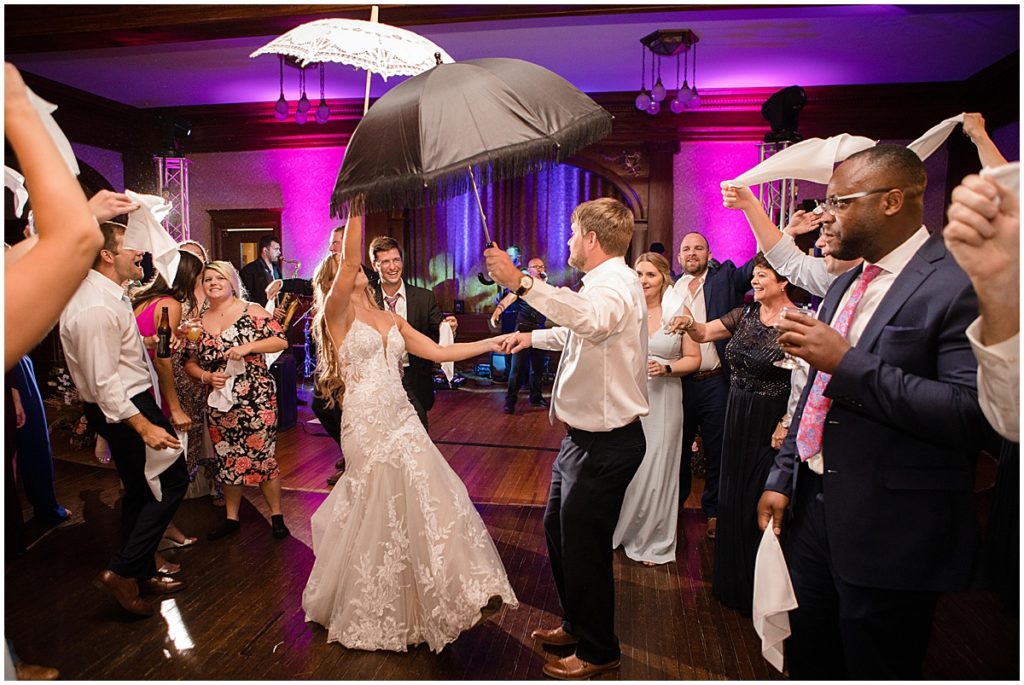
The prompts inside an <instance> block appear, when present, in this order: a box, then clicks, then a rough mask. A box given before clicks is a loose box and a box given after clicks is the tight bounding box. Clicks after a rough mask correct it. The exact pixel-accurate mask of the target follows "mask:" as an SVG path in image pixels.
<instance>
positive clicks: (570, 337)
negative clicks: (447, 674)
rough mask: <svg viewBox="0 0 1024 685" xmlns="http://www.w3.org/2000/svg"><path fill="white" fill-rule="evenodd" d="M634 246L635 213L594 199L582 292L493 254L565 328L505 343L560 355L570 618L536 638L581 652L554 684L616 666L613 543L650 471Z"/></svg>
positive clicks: (550, 540) (511, 281) (563, 572)
mask: <svg viewBox="0 0 1024 685" xmlns="http://www.w3.org/2000/svg"><path fill="white" fill-rule="evenodd" d="M632 237H633V214H632V213H631V212H630V211H629V209H628V208H627V207H626V206H625V205H623V204H622V203H621V202H618V201H617V200H613V199H610V198H601V199H598V200H591V201H590V202H584V203H583V204H581V205H580V206H578V207H577V208H576V209H575V211H573V213H572V237H571V238H570V239H569V265H570V266H572V267H575V268H577V269H579V270H580V271H583V272H585V274H586V275H585V276H584V277H583V287H582V289H581V290H580V292H573V291H572V290H569V289H568V288H555V287H553V286H550V285H548V284H547V283H545V282H544V281H542V280H540V279H537V280H534V279H533V278H532V277H531V276H529V275H523V273H522V272H520V271H519V269H518V268H516V266H515V265H514V264H513V263H512V260H511V259H510V258H509V256H508V254H507V253H506V252H504V251H502V250H500V249H498V248H497V247H494V246H492V247H490V248H488V249H487V250H486V251H485V252H484V255H485V256H486V258H487V269H488V271H489V272H490V274H491V277H492V278H493V279H494V280H495V281H497V282H498V283H500V284H501V285H502V286H504V287H506V288H508V289H509V290H511V291H512V292H514V293H515V294H516V295H518V296H519V297H520V298H522V299H523V300H524V301H526V302H527V303H528V304H529V305H530V306H531V307H533V308H534V309H536V310H537V311H539V312H541V313H543V314H545V315H546V316H547V317H548V318H550V319H552V320H554V321H558V322H560V323H561V324H562V325H561V326H560V327H558V328H553V329H547V330H535V331H531V332H527V333H515V334H513V335H512V336H510V337H509V338H508V339H507V341H506V343H505V345H506V352H511V353H515V352H518V351H519V350H522V349H526V348H528V347H531V346H536V347H539V348H541V349H548V350H561V352H562V358H561V361H560V362H559V365H558V373H557V374H556V375H555V385H554V389H553V391H552V394H551V412H552V415H553V416H557V417H558V418H559V419H561V420H562V421H563V422H565V424H566V428H567V432H568V435H567V436H566V437H565V439H564V440H563V441H562V446H561V450H560V451H559V453H558V457H557V458H556V459H555V463H554V466H553V467H552V469H551V492H550V494H549V496H548V505H547V510H546V511H545V512H544V531H545V534H546V537H547V544H548V556H549V558H550V559H551V571H552V573H553V574H554V576H555V586H556V587H557V588H558V598H559V600H560V601H561V604H562V613H563V617H562V625H560V626H558V627H557V628H551V629H540V630H535V631H533V637H534V639H536V640H538V641H539V642H541V643H544V644H549V645H573V644H575V645H576V653H575V654H573V655H571V656H568V657H565V658H564V659H559V660H558V661H551V662H548V663H547V664H545V666H544V673H545V674H546V675H548V676H550V677H552V678H560V679H565V680H577V679H582V678H589V677H590V676H593V675H595V674H597V673H601V672H602V671H608V670H612V669H615V668H618V666H619V654H620V652H619V640H618V638H617V637H616V636H615V578H614V575H613V573H612V533H613V532H614V530H615V524H616V521H617V520H618V518H619V510H620V509H621V508H622V498H623V496H624V495H625V492H626V486H627V485H629V482H630V480H632V478H633V474H634V473H636V470H637V468H639V466H640V462H641V461H642V460H643V456H644V451H645V449H646V442H645V441H644V432H643V429H642V428H641V426H640V417H641V416H645V415H646V414H647V411H648V406H647V328H646V324H645V319H646V317H647V305H646V304H645V301H644V295H643V291H642V290H641V289H640V282H639V280H638V278H637V275H636V273H635V272H634V271H633V270H632V269H630V268H629V267H628V266H626V262H625V261H624V260H623V255H625V254H626V250H627V248H628V247H629V243H630V239H631V238H632Z"/></svg>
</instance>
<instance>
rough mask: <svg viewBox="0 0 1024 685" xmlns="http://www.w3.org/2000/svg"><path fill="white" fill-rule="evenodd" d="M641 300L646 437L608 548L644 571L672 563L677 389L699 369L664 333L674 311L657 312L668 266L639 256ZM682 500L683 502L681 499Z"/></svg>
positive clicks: (692, 352)
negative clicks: (618, 550)
mask: <svg viewBox="0 0 1024 685" xmlns="http://www.w3.org/2000/svg"><path fill="white" fill-rule="evenodd" d="M633 268H634V269H635V270H636V274H637V276H639V277H640V287H641V288H643V291H644V299H645V300H646V301H647V335H648V342H647V399H648V401H649V403H650V407H651V411H650V413H649V414H648V415H647V416H641V417H640V422H641V424H643V427H644V436H645V437H646V438H647V450H646V451H645V452H644V460H643V462H642V463H641V464H640V468H639V469H637V471H636V474H635V475H634V476H633V480H631V481H630V482H629V487H627V488H626V496H625V498H624V499H623V500H622V509H621V511H620V512H619V522H618V524H617V525H616V526H615V533H614V534H613V535H612V549H614V548H616V547H618V546H619V545H622V547H623V549H624V550H625V552H626V556H628V557H629V558H630V559H633V560H634V561H640V562H643V564H644V565H645V566H654V565H655V564H667V563H669V562H672V561H675V560H676V525H677V523H678V519H679V468H680V463H679V445H680V444H682V442H683V404H682V402H683V384H682V383H681V382H680V381H679V377H680V376H685V375H686V374H688V373H693V372H694V371H696V370H697V369H698V368H700V346H698V345H697V343H695V342H694V341H693V340H691V339H690V338H688V337H686V336H678V335H672V334H669V333H666V332H665V325H666V324H667V323H668V322H669V320H670V319H671V318H672V315H673V314H675V312H670V311H664V310H662V297H663V296H664V295H665V291H666V290H667V289H668V288H669V287H671V285H672V275H671V273H670V272H669V264H668V261H666V259H665V258H664V257H662V256H661V255H660V254H657V253H656V252H645V253H644V254H642V255H640V256H639V257H637V259H636V262H634V264H633ZM684 499H685V498H684Z"/></svg>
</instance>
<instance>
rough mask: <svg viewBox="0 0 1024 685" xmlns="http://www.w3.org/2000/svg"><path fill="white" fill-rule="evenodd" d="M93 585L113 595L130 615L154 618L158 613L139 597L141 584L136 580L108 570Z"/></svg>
mask: <svg viewBox="0 0 1024 685" xmlns="http://www.w3.org/2000/svg"><path fill="white" fill-rule="evenodd" d="M93 585H95V586H96V587H98V588H100V589H101V590H106V591H107V592H109V593H110V594H112V595H113V596H114V599H116V600H117V603H118V604H120V605H121V606H122V607H123V608H124V610H125V611H127V612H129V613H132V614H135V615H136V616H152V615H153V614H154V613H156V609H154V608H153V607H152V606H150V605H149V604H147V603H146V602H144V601H142V599H141V598H140V597H139V584H138V583H137V582H135V579H134V578H125V577H124V576H119V575H117V574H116V573H114V572H113V571H111V570H110V569H106V570H105V571H103V573H101V574H100V575H99V577H98V578H96V580H94V581H93Z"/></svg>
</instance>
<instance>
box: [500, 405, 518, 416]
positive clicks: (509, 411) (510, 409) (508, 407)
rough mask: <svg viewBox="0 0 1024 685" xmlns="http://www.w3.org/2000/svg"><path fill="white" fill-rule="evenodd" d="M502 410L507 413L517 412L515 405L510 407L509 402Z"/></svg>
mask: <svg viewBox="0 0 1024 685" xmlns="http://www.w3.org/2000/svg"><path fill="white" fill-rule="evenodd" d="M501 410H502V411H503V412H505V413H506V414H515V413H516V408H515V407H510V406H508V405H507V404H506V405H505V406H504V407H502V408H501Z"/></svg>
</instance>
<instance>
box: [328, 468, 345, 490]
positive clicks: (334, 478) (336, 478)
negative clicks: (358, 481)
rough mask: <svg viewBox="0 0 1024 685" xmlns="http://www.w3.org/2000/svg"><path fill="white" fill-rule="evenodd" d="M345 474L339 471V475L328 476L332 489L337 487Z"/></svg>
mask: <svg viewBox="0 0 1024 685" xmlns="http://www.w3.org/2000/svg"><path fill="white" fill-rule="evenodd" d="M344 473H345V472H344V471H338V472H337V473H332V474H331V475H329V476H327V484H328V485H330V486H331V487H334V486H335V485H337V484H338V481H339V480H340V479H341V476H342V475H343V474H344Z"/></svg>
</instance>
